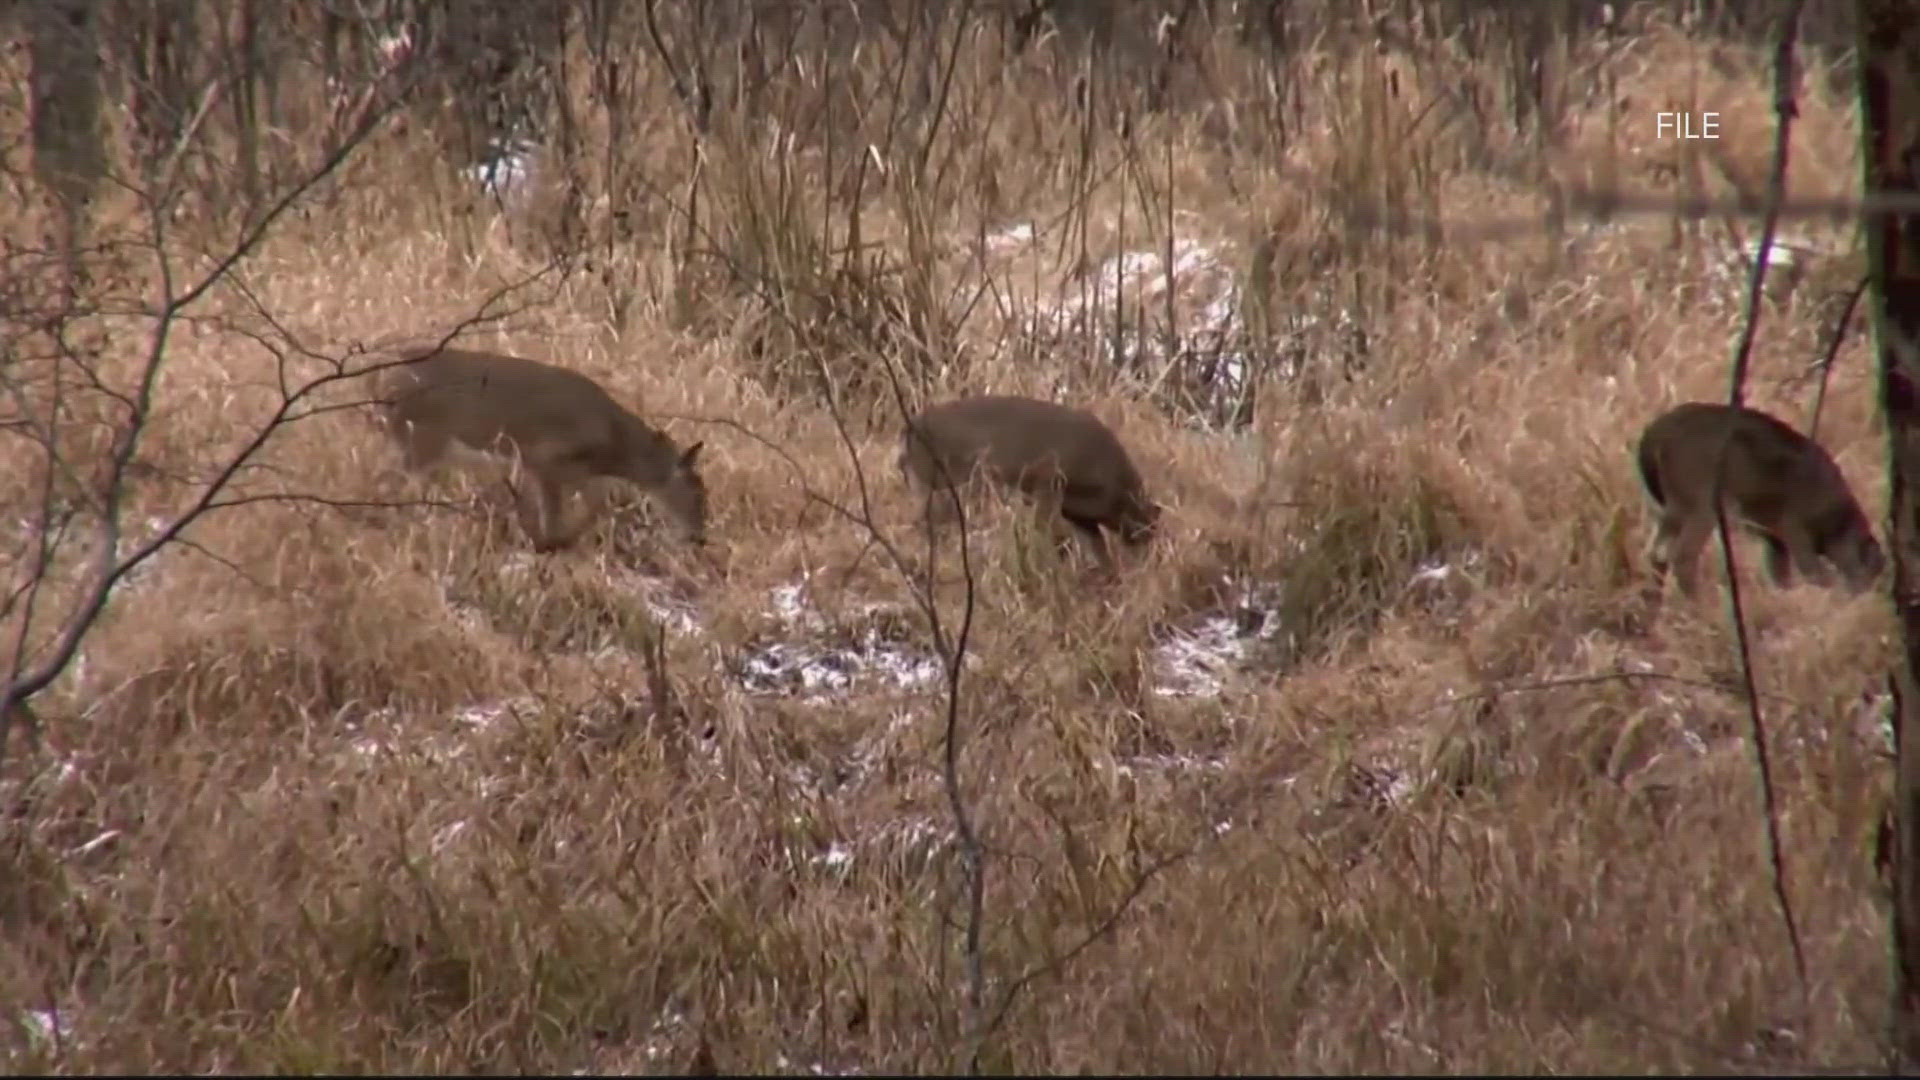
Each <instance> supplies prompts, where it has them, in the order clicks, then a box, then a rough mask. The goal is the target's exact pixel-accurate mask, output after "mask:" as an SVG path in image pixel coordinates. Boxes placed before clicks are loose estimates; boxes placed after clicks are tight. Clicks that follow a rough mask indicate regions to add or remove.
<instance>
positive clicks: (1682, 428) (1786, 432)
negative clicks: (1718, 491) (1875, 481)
mask: <svg viewBox="0 0 1920 1080" xmlns="http://www.w3.org/2000/svg"><path fill="white" fill-rule="evenodd" d="M1723 443H1724V444H1725V446H1726V471H1725V480H1724V487H1723V488H1722V492H1723V495H1722V501H1723V503H1724V504H1725V506H1726V512H1727V519H1728V520H1729V521H1739V522H1740V523H1741V524H1743V525H1744V526H1745V527H1746V528H1747V529H1748V530H1749V531H1750V532H1752V533H1754V534H1756V535H1758V536H1759V537H1760V538H1761V539H1762V540H1763V541H1765V543H1766V545H1767V573H1768V575H1769V576H1770V577H1772V578H1773V581H1774V583H1775V584H1777V585H1783V586H1784V585H1787V584H1789V583H1790V582H1791V581H1792V579H1793V571H1794V568H1795V567H1798V569H1799V571H1800V573H1801V574H1802V575H1804V576H1805V577H1807V578H1808V579H1809V580H1811V581H1814V582H1815V583H1817V584H1828V583H1829V582H1830V577H1829V575H1828V574H1827V572H1826V569H1825V568H1824V566H1823V565H1822V560H1823V559H1824V560H1825V561H1827V562H1831V563H1832V564H1833V565H1834V566H1835V567H1837V568H1838V569H1839V570H1840V573H1841V575H1842V577H1843V578H1844V579H1845V581H1846V583H1847V585H1848V586H1849V587H1850V588H1852V589H1853V590H1855V591H1860V590H1863V589H1865V588H1867V587H1868V586H1870V585H1871V584H1872V583H1873V581H1874V579H1875V578H1877V577H1878V576H1879V575H1880V571H1881V569H1882V568H1883V567H1884V566H1885V563H1886V559H1885V556H1884V554H1883V553H1882V551H1881V550H1880V545H1879V543H1877V542H1876V541H1875V540H1874V538H1873V530H1872V529H1871V528H1870V527H1869V526H1868V525H1867V518H1866V515H1865V514H1863V513H1861V511H1860V504H1859V503H1858V502H1856V501H1855V500H1854V497H1853V492H1852V490H1850V489H1849V488H1848V487H1847V480H1846V477H1844V476H1842V475H1841V474H1840V468H1839V466H1837V465H1835V464H1834V462H1833V458H1832V457H1830V456H1829V455H1828V454H1827V452H1826V451H1825V450H1823V449H1821V447H1820V445H1819V444H1818V443H1816V442H1814V441H1813V440H1811V439H1809V438H1807V437H1806V436H1804V435H1802V434H1800V433H1799V432H1798V431H1795V430H1794V429H1793V428H1792V427H1790V426H1788V425H1787V424H1785V423H1784V422H1782V421H1780V420H1778V419H1776V418H1774V417H1772V416H1769V415H1767V414H1766V413H1763V412H1760V411H1759V410H1757V409H1749V408H1746V407H1744V406H1733V405H1722V404H1715V403H1710V402H1703V401H1694V402H1688V403H1687V404H1684V405H1679V406H1676V407H1674V408H1672V409H1670V410H1668V411H1667V412H1665V413H1662V414H1661V415H1660V416H1659V417H1657V418H1655V419H1654V421H1653V422H1652V423H1650V424H1648V425H1647V427H1646V430H1645V431H1644V432H1642V433H1641V435H1640V450H1639V461H1640V479H1641V481H1642V482H1643V483H1644V484H1645V485H1646V489H1647V494H1648V495H1649V496H1650V497H1651V498H1652V500H1653V502H1654V505H1655V506H1656V507H1657V508H1658V509H1659V511H1660V525H1659V531H1658V532H1657V533H1656V534H1655V535H1654V537H1653V540H1652V543H1651V544H1650V545H1649V552H1650V554H1651V555H1652V560H1653V564H1654V566H1655V567H1656V568H1657V570H1658V572H1659V575H1660V580H1661V582H1662V583H1664V582H1665V580H1666V577H1667V574H1668V572H1669V571H1670V570H1673V571H1676V572H1677V575H1678V577H1679V579H1680V587H1681V589H1682V591H1684V592H1685V593H1686V594H1687V595H1689V596H1691V595H1693V593H1694V590H1695V587H1696V580H1695V570H1696V564H1697V563H1698V562H1699V560H1700V549H1701V547H1702V546H1703V545H1704V544H1705V543H1706V541H1707V537H1708V536H1709V535H1711V534H1712V532H1713V530H1714V527H1715V525H1716V521H1715V513H1714V507H1713V484H1714V466H1715V458H1716V455H1718V454H1719V452H1720V447H1721V445H1722V444H1723ZM1661 548H1664V551H1661V550H1659V549H1661ZM1676 564H1677V566H1676Z"/></svg>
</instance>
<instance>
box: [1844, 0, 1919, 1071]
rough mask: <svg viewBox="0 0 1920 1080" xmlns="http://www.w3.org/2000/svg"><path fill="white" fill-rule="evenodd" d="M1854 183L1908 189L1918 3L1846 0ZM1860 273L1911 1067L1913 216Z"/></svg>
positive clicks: (1898, 215) (1877, 229)
mask: <svg viewBox="0 0 1920 1080" xmlns="http://www.w3.org/2000/svg"><path fill="white" fill-rule="evenodd" d="M1856 10H1857V11H1858V13H1859V25H1860V57H1861V61H1860V115H1861V125H1860V134H1861V142H1862V146H1861V150H1862V154H1861V157H1862V164H1861V168H1862V172H1863V176H1862V187H1863V188H1864V189H1865V194H1866V198H1867V200H1868V201H1869V202H1871V201H1872V200H1874V199H1875V198H1876V197H1879V196H1885V195H1906V196H1912V195H1914V194H1916V193H1920V9H1917V8H1915V7H1914V6H1913V5H1912V4H1910V3H1907V2H1905V0H1858V6H1857V9H1856ZM1867 276H1868V280H1869V282H1870V285H1869V288H1870V290H1871V296H1872V304H1871V305H1870V309H1869V310H1870V311H1871V312H1872V315H1873V319H1874V326H1875V331H1876V332H1875V335H1874V336H1875V340H1876V342H1877V347H1878V350H1879V354H1880V355H1879V361H1880V363H1879V366H1880V406H1881V408H1882V409H1883V410H1884V416H1885V419H1886V425H1887V471H1888V474H1889V475H1888V487H1889V489H1890V496H1889V508H1888V516H1889V517H1890V518H1891V521H1890V522H1889V526H1890V527H1889V529H1888V532H1889V535H1890V539H1891V543H1890V544H1889V545H1888V546H1889V547H1890V548H1891V556H1892V562H1893V597H1892V599H1893V607H1894V614H1895V616H1896V617H1897V618H1898V619H1899V623H1900V639H1901V646H1902V650H1901V651H1902V654H1903V655H1902V657H1901V661H1900V662H1899V663H1896V664H1895V665H1894V668H1893V671H1892V672H1891V673H1890V675H1889V677H1888V682H1889V683H1890V684H1891V686H1892V690H1893V717H1892V720H1893V733H1894V758H1895V765H1894V770H1895V776H1894V798H1893V818H1894V833H1895V838H1896V839H1895V845H1894V859H1893V863H1894V874H1893V877H1894V890H1893V892H1894V904H1893V949H1894V958H1893V959H1894V964H1893V968H1894V978H1893V1009H1892V1015H1893V1025H1892V1026H1893V1030H1892V1043H1893V1059H1894V1060H1893V1062H1892V1063H1891V1064H1892V1065H1893V1068H1894V1069H1895V1070H1896V1071H1906V1070H1910V1069H1914V1068H1916V1067H1920V591H1917V590H1916V588H1915V581H1914V572H1915V570H1916V569H1917V568H1920V212H1915V211H1914V210H1913V209H1911V208H1910V207H1909V208H1905V209H1902V210H1900V211H1898V212H1893V211H1888V212H1884V213H1881V214H1879V215H1878V216H1876V217H1874V218H1872V219H1870V220H1869V221H1868V223H1867Z"/></svg>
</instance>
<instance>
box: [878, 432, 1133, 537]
mask: <svg viewBox="0 0 1920 1080" xmlns="http://www.w3.org/2000/svg"><path fill="white" fill-rule="evenodd" d="M898 466H899V469H900V471H901V473H902V474H903V475H904V476H905V477H906V479H907V481H908V484H909V486H918V487H919V488H920V489H922V490H923V491H924V492H925V496H926V506H925V512H924V520H925V522H926V525H927V528H928V529H929V530H930V531H931V530H932V529H933V528H934V527H935V525H936V523H937V522H944V521H950V520H951V519H952V518H953V517H954V516H955V515H956V514H957V512H958V498H959V489H960V487H962V486H974V485H977V484H978V483H979V481H980V480H982V479H984V480H985V481H986V482H987V483H989V484H997V485H998V486H1000V487H1001V488H1003V489H1012V490H1018V491H1020V492H1023V493H1024V494H1025V495H1026V496H1028V497H1029V498H1031V499H1032V500H1034V501H1035V502H1036V504H1037V505H1038V506H1039V507H1040V509H1041V512H1042V513H1043V514H1046V515H1048V516H1051V515H1054V514H1057V515H1058V517H1059V518H1061V519H1064V520H1065V521H1066V523H1067V524H1068V525H1070V526H1072V527H1073V529H1074V532H1075V534H1076V535H1077V536H1079V537H1080V539H1081V540H1082V541H1083V542H1084V544H1085V545H1086V546H1087V547H1088V548H1089V549H1090V550H1091V551H1092V553H1093V555H1094V557H1095V558H1096V559H1097V560H1098V561H1099V563H1100V565H1101V568H1102V569H1103V570H1104V571H1106V572H1108V573H1111V572H1112V571H1113V569H1114V560H1113V554H1112V551H1111V550H1110V546H1109V544H1108V542H1107V541H1108V536H1107V535H1106V534H1108V533H1113V534H1117V535H1118V536H1119V538H1120V539H1121V540H1122V541H1123V542H1124V543H1125V544H1126V545H1127V546H1128V547H1130V548H1138V547H1141V546H1143V545H1145V544H1146V543H1147V542H1149V541H1150V540H1151V539H1152V538H1153V535H1154V531H1155V526H1156V524H1157V523H1158V521H1159V517H1160V508H1159V506H1158V505H1157V504H1155V503H1153V502H1152V501H1150V500H1149V499H1148V498H1147V496H1146V491H1145V489H1144V487H1143V485H1142V483H1141V480H1140V473H1139V471H1138V470H1136V469H1135V468H1134V465H1133V460H1132V459H1131V458H1129V457H1128V456H1127V451H1126V448H1125V447H1124V446H1122V445H1121V444H1120V440H1119V438H1118V437H1116V436H1115V435H1114V433H1113V431H1112V430H1111V429H1110V428H1108V427H1107V425H1106V424H1104V423H1102V422H1101V421H1100V418H1099V417H1097V416H1095V415H1093V414H1092V413H1090V412H1087V411H1086V410H1084V409H1076V408H1072V407H1070V406H1066V405H1058V404H1055V403H1053V402H1048V401H1038V400H1035V399H1033V398H1026V397H1014V396H1009V395H982V396H977V397H966V398H960V399H957V400H954V401H948V402H945V403H943V404H940V405H936V406H933V407H931V408H928V409H926V410H924V411H923V412H921V413H919V414H918V415H917V416H914V417H911V418H909V419H908V421H907V422H906V424H905V425H904V429H903V430H902V432H901V448H900V457H899V461H898ZM943 495H944V496H945V497H944V498H943V497H942V496H943Z"/></svg>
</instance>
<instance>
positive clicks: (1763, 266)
mask: <svg viewBox="0 0 1920 1080" xmlns="http://www.w3.org/2000/svg"><path fill="white" fill-rule="evenodd" d="M1805 3H1806V0H1786V4H1785V9H1784V10H1785V14H1784V16H1783V17H1782V20H1781V26H1780V37H1779V41H1778V44H1777V45H1776V46H1775V49H1774V58H1773V59H1774V73H1773V77H1774V112H1775V115H1776V117H1777V120H1776V126H1775V128H1774V144H1773V175H1772V177H1771V178H1770V180H1769V182H1768V185H1767V188H1768V192H1767V193H1768V201H1767V214H1766V218H1765V220H1764V224H1763V225H1762V227H1761V231H1760V244H1759V246H1758V248H1757V249H1756V250H1755V251H1754V252H1753V253H1752V259H1753V272H1752V277H1751V278H1750V279H1749V281H1748V283H1747V311H1746V318H1745V320H1744V322H1743V324H1742V326H1741V328H1740V343H1739V346H1738V348H1737V349H1736V351H1735V353H1734V358H1733V385H1732V387H1731V389H1730V391H1729V394H1728V403H1729V404H1731V405H1734V406H1739V405H1740V404H1741V399H1742V397H1743V396H1744V395H1745V392H1746V380H1747V366H1748V363H1749V361H1750V359H1751V357H1752V354H1753V340H1754V335H1755V333H1756V331H1757V330H1758V328H1759V322H1760V312H1761V303H1760V301H1761V296H1762V293H1761V288H1762V286H1763V285H1764V284H1765V282H1766V276H1767V262H1768V256H1769V254H1770V253H1771V251H1772V248H1773V234H1774V229H1775V228H1776V227H1777V226H1778V224H1779V207H1780V202H1781V199H1782V196H1783V194H1784V192H1785V190H1786V176H1787V154H1788V147H1789V135H1790V133H1791V128H1792V123H1793V118H1794V116H1795V115H1796V114H1797V111H1798V110H1797V109H1796V107H1795V105H1794V98H1793V62H1794V51H1793V49H1794V39H1795V36H1796V34H1797V32H1798V30H1799V26H1800V9H1801V8H1802V7H1804V6H1805ZM1732 441H1733V435H1732V429H1731V428H1729V429H1728V431H1727V434H1726V435H1725V436H1723V437H1722V438H1721V440H1720V448H1719V453H1718V456H1717V457H1716V459H1715V460H1716V467H1715V469H1714V485H1713V507H1714V516H1715V517H1716V519H1717V521H1718V525H1719V530H1720V557H1721V560H1722V562H1723V563H1724V564H1725V566H1726V572H1727V598H1728V602H1729V604H1730V605H1731V611H1730V614H1731V617H1732V619H1733V633H1734V641H1735V643H1736V645H1737V646H1738V648H1739V654H1740V678H1741V682H1742V684H1743V686H1744V690H1745V697H1746V702H1747V719H1748V721H1749V724H1750V726H1751V728H1752V732H1753V755H1754V764H1755V766H1756V767H1757V769H1758V770H1759V778H1760V800H1761V806H1762V810H1763V812H1764V814H1765V816H1766V826H1767V859H1768V863H1769V864H1770V867H1771V869H1772V876H1773V892H1774V897H1775V898H1776V899H1777V900H1778V901H1779V905H1780V919H1781V922H1782V923H1784V924H1785V926H1786V931H1787V943H1788V945H1789V946H1791V948H1792V950H1793V967H1794V971H1795V973H1796V974H1797V975H1798V976H1799V978H1800V1001H1801V1008H1802V1010H1803V1021H1802V1023H1803V1028H1802V1030H1803V1031H1804V1030H1806V1029H1807V1028H1810V1027H1811V1026H1812V1023H1813V984H1812V980H1811V978H1810V977H1809V975H1808V973H1807V955H1806V949H1805V948H1804V947H1803V946H1802V944H1801V941H1800V928H1799V924H1798V923H1797V922H1796V921H1795V919H1794V914H1793V900H1792V898H1791V896H1790V895H1789V894H1788V891H1787V868H1786V851H1785V846H1784V845H1783V844H1782V842H1781V839H1780V809H1779V799H1778V796H1777V794H1776V792H1775V790H1774V784H1773V765H1772V761H1771V759H1770V756H1769V754H1768V751H1767V728H1766V723H1765V721H1764V720H1763V719H1762V717H1761V714H1760V693H1759V688H1758V686H1757V685H1756V681H1755V679H1754V675H1753V650H1752V646H1751V644H1750V642H1749V641H1748V635H1747V619H1746V610H1745V607H1744V606H1743V605H1742V603H1741V599H1740V575H1739V573H1738V564H1737V562H1736V560H1735V558H1734V554H1733V530H1732V529H1731V528H1730V527H1729V524H1728V521H1727V508H1726V502H1725V500H1724V499H1723V498H1722V493H1723V492H1724V491H1725V488H1726V474H1727V460H1728V456H1729V455H1728V453H1727V449H1728V447H1729V446H1730V445H1731V444H1732Z"/></svg>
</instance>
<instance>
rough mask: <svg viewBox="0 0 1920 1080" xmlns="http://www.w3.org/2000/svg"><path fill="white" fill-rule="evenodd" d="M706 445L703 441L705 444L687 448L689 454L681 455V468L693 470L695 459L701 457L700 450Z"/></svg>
mask: <svg viewBox="0 0 1920 1080" xmlns="http://www.w3.org/2000/svg"><path fill="white" fill-rule="evenodd" d="M705 445H707V444H706V443H705V442H704V441H703V442H697V443H694V444H693V445H692V446H689V447H687V452H686V453H684V454H681V455H680V467H681V468H683V469H689V468H692V467H693V459H694V458H696V457H698V456H700V448H701V447H703V446H705Z"/></svg>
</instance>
